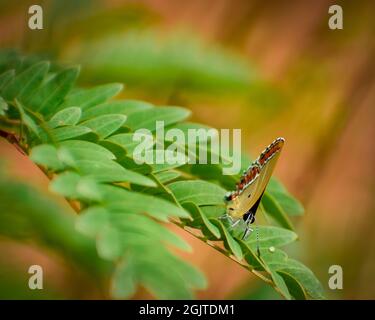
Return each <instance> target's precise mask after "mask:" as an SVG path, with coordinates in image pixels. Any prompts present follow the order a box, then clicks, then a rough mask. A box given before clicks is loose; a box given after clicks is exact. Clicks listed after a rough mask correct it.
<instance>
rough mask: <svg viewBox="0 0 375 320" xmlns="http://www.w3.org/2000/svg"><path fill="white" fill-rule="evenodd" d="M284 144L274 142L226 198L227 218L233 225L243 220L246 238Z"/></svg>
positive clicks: (278, 139) (282, 139)
mask: <svg viewBox="0 0 375 320" xmlns="http://www.w3.org/2000/svg"><path fill="white" fill-rule="evenodd" d="M284 142H285V140H284V138H277V139H276V140H274V141H273V142H272V143H271V144H270V145H269V146H268V147H267V148H266V149H265V150H264V151H263V152H262V153H261V154H260V156H259V157H258V158H257V159H256V160H255V161H254V162H253V163H252V164H251V165H250V166H249V168H248V169H247V170H246V171H245V172H244V173H243V175H242V176H241V178H240V181H239V182H238V183H237V185H236V189H235V190H234V191H232V192H230V193H228V194H227V195H226V196H225V200H226V204H227V212H226V216H227V217H229V218H230V220H231V221H233V225H235V224H237V223H238V222H239V221H240V220H241V219H242V220H244V221H245V223H246V225H247V229H246V231H245V234H244V237H245V236H246V235H247V234H248V233H249V229H250V228H249V225H250V224H251V223H253V222H254V221H255V214H256V211H257V209H258V207H259V204H260V201H261V199H262V196H263V193H264V191H265V189H266V187H267V184H268V182H269V180H270V178H271V176H272V173H273V170H274V168H275V166H276V163H277V160H278V158H279V156H280V152H281V150H282V148H283V146H284Z"/></svg>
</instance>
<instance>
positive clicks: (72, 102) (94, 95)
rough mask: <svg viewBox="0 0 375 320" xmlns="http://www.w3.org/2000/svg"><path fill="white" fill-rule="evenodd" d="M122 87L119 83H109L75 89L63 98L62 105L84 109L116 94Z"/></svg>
mask: <svg viewBox="0 0 375 320" xmlns="http://www.w3.org/2000/svg"><path fill="white" fill-rule="evenodd" d="M122 88H123V85H122V84H120V83H111V84H105V85H101V86H97V87H94V88H91V89H80V90H76V91H74V92H72V93H70V94H69V95H67V97H66V98H65V99H64V103H63V105H62V107H71V106H78V107H80V108H82V109H86V108H89V107H92V106H96V105H98V104H100V103H103V102H105V101H107V100H108V99H109V98H112V97H113V96H115V95H116V94H118V93H119V92H120V91H121V90H122Z"/></svg>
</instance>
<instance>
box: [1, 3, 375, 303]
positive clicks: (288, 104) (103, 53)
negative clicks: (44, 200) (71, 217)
mask: <svg viewBox="0 0 375 320" xmlns="http://www.w3.org/2000/svg"><path fill="white" fill-rule="evenodd" d="M31 4H41V5H42V7H43V9H44V29H43V30H34V31H32V30H29V29H28V28H27V20H28V8H29V6H30V5H31ZM332 4H339V5H341V6H342V8H343V12H344V29H343V30H330V29H329V27H328V19H329V17H330V15H329V14H328V8H329V6H330V5H332ZM374 12H375V3H374V2H373V1H371V0H369V1H347V2H346V1H339V0H336V1H329V0H316V1H308V0H288V1H286V0H285V1H284V0H283V1H261V0H234V1H233V0H216V1H211V0H190V1H176V0H174V1H173V0H136V1H121V0H101V1H99V0H96V1H90V0H64V1H62V0H55V1H52V0H50V1H24V0H18V1H0V48H7V47H15V48H19V49H20V50H21V51H23V52H26V53H38V54H41V55H45V56H46V57H48V58H52V59H55V60H57V61H59V62H62V63H67V64H72V63H73V64H81V65H82V73H81V77H80V82H81V83H80V84H81V85H83V86H89V85H92V84H97V83H106V82H123V83H124V84H125V85H126V89H125V90H124V91H123V93H122V95H123V97H126V98H135V99H143V100H146V101H150V102H153V103H155V104H169V105H182V106H185V107H188V108H190V109H192V111H193V118H192V120H193V121H197V122H201V123H205V124H208V125H210V126H214V127H217V128H241V129H242V143H243V149H244V151H246V152H248V153H249V154H252V155H256V154H257V153H258V152H260V151H261V150H262V149H263V148H264V146H265V145H267V144H268V143H270V142H271V141H272V140H273V139H274V138H275V137H276V136H283V137H285V138H286V147H285V149H284V151H283V155H282V157H281V158H280V161H279V164H278V166H277V168H276V176H277V177H278V178H279V179H280V180H281V181H282V182H283V183H284V184H285V185H286V186H287V188H288V189H289V190H290V191H291V192H292V193H293V194H294V195H295V196H296V197H297V198H298V199H300V200H301V201H302V203H303V204H304V206H305V208H306V213H305V216H303V217H298V218H296V219H295V220H294V222H295V224H296V225H297V231H298V234H299V235H300V240H299V241H298V243H297V245H296V246H295V247H293V248H292V251H293V255H295V256H297V257H298V259H300V260H301V261H303V262H304V263H305V264H307V265H308V266H309V267H310V268H311V269H312V270H313V271H314V272H315V274H316V275H317V277H318V278H319V279H320V280H321V282H322V284H323V286H324V287H325V289H326V292H327V296H328V297H329V298H334V299H374V298H375V272H374V271H375V232H374V231H375V197H374V195H375V192H374V189H375V179H374V178H375V166H374V163H375V145H374V142H373V141H374V137H375V126H374V119H375V61H374V56H375V37H374V36H375V20H374V18H373V13H374ZM0 154H1V160H5V162H6V163H7V164H6V168H7V170H8V172H9V174H11V175H12V176H14V177H15V178H16V179H19V180H21V181H27V183H29V184H32V185H35V186H36V188H38V189H39V190H42V191H43V192H45V193H47V181H46V178H45V177H44V175H43V174H42V173H41V172H39V169H38V168H36V167H35V166H34V165H33V164H32V163H31V162H30V161H29V160H28V159H27V158H26V157H24V156H23V155H21V154H20V153H19V152H18V151H17V150H16V149H15V148H14V147H13V146H11V145H9V144H8V143H7V142H6V141H5V140H3V139H2V140H1V141H0ZM58 201H59V202H61V206H62V207H64V208H65V209H66V210H67V211H69V210H70V209H69V208H68V207H67V206H66V204H65V203H64V202H63V201H62V199H58ZM176 232H178V233H180V234H181V235H182V236H183V237H184V238H185V239H187V241H188V242H189V243H190V244H191V245H192V246H193V248H194V253H193V254H186V255H184V256H185V258H186V259H188V260H189V261H192V262H193V263H194V264H196V265H197V266H198V267H200V268H201V269H202V270H203V271H204V273H205V274H206V276H207V278H208V280H209V286H208V288H207V290H204V291H201V292H198V294H197V296H198V298H206V299H218V298H220V299H226V298H238V299H262V298H273V299H277V298H278V296H277V294H276V293H274V292H273V290H272V289H271V288H269V287H268V286H267V285H265V284H263V283H262V282H261V281H260V280H258V279H256V278H255V277H254V276H253V275H252V274H250V273H248V272H247V271H246V270H244V269H241V267H239V266H238V265H236V264H235V263H234V262H232V261H231V260H229V259H227V258H226V257H224V256H222V255H221V254H219V253H218V252H216V251H214V250H213V249H211V248H210V247H208V246H207V245H205V244H204V243H201V242H200V241H199V240H197V239H195V238H193V237H191V236H189V235H188V234H187V233H185V232H184V231H181V230H176ZM36 262H37V263H36ZM30 264H40V265H42V266H44V270H45V277H46V279H47V280H45V283H46V285H47V286H48V288H49V289H50V290H49V291H48V290H47V293H46V294H45V296H43V295H41V296H38V297H58V298H106V295H105V293H103V292H102V291H101V290H100V288H98V286H96V284H95V283H93V281H92V280H90V279H88V278H87V277H86V275H85V274H84V273H82V272H81V271H80V270H78V269H77V268H75V267H74V266H72V265H70V264H69V262H68V261H65V260H64V258H63V257H61V256H59V255H58V254H56V253H55V252H52V251H51V250H48V249H45V248H41V247H38V246H36V245H35V244H34V243H24V242H17V241H12V240H10V239H9V238H6V237H1V238H0V297H1V298H7V297H13V296H14V297H26V298H34V297H33V296H32V295H31V294H28V293H25V292H23V291H22V289H20V288H21V287H22V285H21V284H22V283H23V281H24V279H27V277H28V274H27V273H26V271H25V270H27V269H28V266H29V265H30ZM331 265H341V266H342V267H343V271H344V289H343V290H335V291H332V290H330V289H329V288H328V279H329V276H330V275H329V274H328V268H329V267H330V266H331ZM13 280H14V281H13ZM12 281H13V282H12ZM25 281H26V280H25ZM17 288H18V289H17ZM148 297H149V295H148V294H147V293H146V292H144V291H143V290H140V291H139V293H138V294H137V295H136V297H135V298H148Z"/></svg>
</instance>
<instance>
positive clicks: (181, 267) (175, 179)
mask: <svg viewBox="0 0 375 320" xmlns="http://www.w3.org/2000/svg"><path fill="white" fill-rule="evenodd" d="M35 61H37V59H36V60H33V61H32V60H31V59H29V60H28V59H23V58H22V57H20V56H12V55H10V56H8V55H4V56H3V55H1V54H0V69H1V70H2V71H4V72H3V73H2V74H1V75H0V95H1V97H0V114H1V115H2V116H5V117H7V116H8V115H9V116H10V114H12V115H11V119H12V122H14V123H17V122H21V123H22V128H21V129H22V130H20V128H18V127H17V128H15V129H16V130H15V131H17V130H20V131H21V132H22V133H23V136H22V143H23V144H22V147H23V148H24V149H25V150H26V151H27V152H28V153H30V158H31V160H33V161H34V162H35V163H36V164H38V165H40V166H41V167H42V168H43V170H44V171H48V176H50V177H53V178H52V182H51V184H50V190H51V191H53V192H55V193H58V194H60V195H62V196H64V197H65V198H67V199H68V200H69V201H70V203H71V204H72V206H73V207H74V208H75V210H76V211H78V212H79V215H78V217H77V218H76V219H75V221H76V228H77V230H78V231H79V232H80V233H81V234H85V235H86V236H88V237H89V238H91V240H92V241H94V240H95V242H96V250H97V252H96V255H97V257H96V258H97V259H99V260H100V258H102V259H105V260H106V261H107V262H106V265H107V264H108V266H110V268H107V269H105V272H104V271H103V272H104V273H103V274H102V275H101V277H102V278H103V279H105V280H103V281H102V280H100V281H101V283H108V282H109V285H108V291H109V292H111V293H112V295H113V297H115V298H129V297H130V296H131V295H133V294H134V293H135V292H136V290H137V288H138V287H139V286H142V287H144V288H146V290H148V291H149V292H150V293H151V294H153V295H155V296H156V297H157V298H166V299H167V298H168V299H169V298H173V299H178V298H192V290H194V289H199V288H204V287H205V286H206V285H207V283H206V280H205V278H204V276H203V275H202V274H201V272H199V271H198V270H197V269H196V268H195V267H193V266H191V265H190V264H188V263H186V262H184V261H183V260H181V259H180V258H178V257H177V256H176V255H175V254H174V253H173V252H172V251H169V249H168V248H169V247H171V246H172V247H177V248H179V249H183V250H189V249H190V247H189V245H188V244H187V243H186V242H185V241H184V240H182V239H181V238H180V237H179V236H177V235H176V234H175V233H173V232H171V231H170V230H169V229H168V228H167V225H165V224H164V223H169V222H171V221H172V222H175V223H176V224H177V225H179V226H181V227H183V228H186V229H189V231H190V232H192V233H193V234H198V233H199V236H198V237H199V238H200V239H201V240H202V241H205V242H207V243H208V244H210V245H211V246H213V247H215V248H216V249H218V250H219V251H220V252H222V253H223V254H225V255H226V256H228V257H230V258H231V259H235V260H236V261H237V262H238V263H240V264H243V265H244V266H245V267H246V268H247V269H248V270H251V271H253V272H254V273H255V274H256V275H258V276H259V277H260V278H261V279H263V280H265V281H266V282H268V283H269V284H271V285H272V287H274V288H275V290H277V291H278V292H279V293H280V294H281V295H282V296H283V297H285V298H286V299H290V298H294V299H307V298H313V299H321V298H324V292H323V290H322V287H321V284H320V283H319V281H318V280H317V279H316V277H315V275H314V274H313V273H312V271H311V270H309V269H308V268H307V267H306V266H304V265H303V264H301V263H299V262H297V261H296V260H293V259H290V258H289V257H288V256H287V254H286V253H285V252H284V251H282V250H281V249H280V248H281V247H284V246H286V245H288V244H290V243H291V242H293V241H295V240H296V239H297V235H296V233H294V232H293V231H291V230H292V222H291V218H290V216H297V215H301V214H302V213H303V207H302V205H301V204H300V203H299V202H298V201H297V200H296V199H294V198H293V196H292V195H291V194H290V193H289V192H288V191H287V190H286V189H285V187H284V186H283V185H282V184H281V183H279V182H278V181H277V180H276V179H274V178H272V179H271V181H270V184H269V185H268V187H267V190H266V192H265V194H264V196H263V199H262V203H261V208H262V210H264V211H265V213H267V216H270V217H272V218H273V220H274V221H275V222H277V224H278V225H280V226H281V227H276V226H272V225H270V226H259V227H258V234H259V238H258V239H257V237H256V232H253V233H251V234H250V236H249V238H248V239H246V240H241V237H242V234H243V227H244V223H242V224H240V226H242V227H240V226H239V227H238V228H237V227H236V228H230V227H229V224H228V223H226V222H225V221H224V220H223V219H222V217H223V215H224V214H225V213H226V206H225V202H224V195H225V193H226V191H227V189H228V190H232V189H233V188H234V187H235V183H236V182H237V180H238V176H226V175H223V174H222V172H223V171H222V169H223V166H225V165H227V163H226V162H225V163H224V162H223V164H207V165H200V164H189V163H187V164H185V165H180V164H169V163H163V164H155V163H151V164H139V160H140V159H142V152H140V151H139V149H138V148H137V147H138V146H139V143H140V142H142V141H137V139H135V137H136V134H137V135H138V138H141V140H142V139H150V142H151V144H150V145H151V147H152V151H151V155H152V156H153V158H154V159H156V155H158V156H164V157H165V156H166V155H168V156H170V155H174V154H175V153H172V152H174V151H171V149H170V148H171V146H172V147H174V143H175V141H173V140H172V139H170V138H168V136H166V137H165V138H164V139H165V140H164V141H157V142H155V140H156V139H155V136H156V132H155V130H156V129H160V128H159V127H157V126H156V121H161V122H163V124H164V126H165V128H164V129H165V130H167V129H171V128H173V129H179V130H182V132H184V133H185V134H187V133H188V132H189V129H198V130H199V129H203V130H206V129H210V128H209V127H207V126H204V125H201V124H197V123H191V122H186V121H185V120H186V118H187V117H188V116H189V115H190V111H188V110H186V109H184V108H180V107H154V106H153V105H152V104H150V103H146V102H142V101H136V100H118V101H109V99H111V98H112V97H114V96H115V95H116V94H117V93H118V92H119V91H120V90H121V88H122V85H120V84H116V83H115V84H108V85H103V86H97V87H94V88H91V89H81V88H78V87H75V86H74V85H75V80H76V78H77V76H78V73H79V69H78V68H69V69H60V68H58V67H56V66H54V65H53V66H52V67H51V68H49V63H48V62H36V63H35ZM51 69H53V72H51ZM56 70H59V71H57V72H56ZM8 107H9V109H8V110H6V109H7V108H8ZM138 129H147V130H149V131H148V132H147V131H145V130H144V131H143V132H142V133H140V132H136V130H138ZM146 132H147V134H146ZM158 133H160V132H158ZM203 140H205V141H203V142H204V144H206V140H207V141H208V142H209V140H210V138H209V137H208V136H207V137H206V139H203ZM188 142H189V141H188ZM204 144H200V145H199V147H197V148H196V150H195V151H196V152H197V151H200V152H202V151H204V152H206V151H208V159H210V156H211V153H210V150H209V144H208V145H204ZM156 150H158V151H157V152H159V153H158V154H157V153H156ZM177 152H179V155H184V156H185V155H188V156H189V157H192V156H193V153H192V150H189V148H186V147H185V146H183V148H181V149H178V150H177ZM176 154H177V153H176ZM202 156H203V155H201V154H199V152H198V154H197V157H198V158H199V159H200V158H201V157H202ZM244 158H245V157H244ZM186 159H187V158H186ZM220 160H222V161H223V160H225V159H224V157H220ZM245 162H246V163H245V164H243V166H244V168H246V167H247V166H248V164H249V163H250V160H249V159H246V161H245ZM23 200H24V199H22V201H23ZM22 201H19V203H15V204H14V205H18V204H22ZM9 208H11V207H9ZM1 211H2V210H0V212H1ZM23 214H24V213H23ZM33 223H34V222H33ZM0 225H2V224H0ZM6 225H7V229H6V232H9V230H10V229H11V228H12V225H8V224H6ZM54 225H55V227H56V224H54ZM9 226H10V227H9ZM0 229H1V228H0ZM192 229H196V230H192ZM4 230H5V229H4ZM193 231H194V232H193ZM195 231H197V232H195ZM198 231H200V232H198ZM4 232H5V231H4ZM17 232H21V231H17ZM54 232H55V229H51V230H50V231H49V233H50V234H53V233H54ZM51 237H52V236H51ZM51 239H53V238H51ZM216 244H217V245H216ZM221 244H223V246H222V245H221ZM258 249H259V253H260V254H259V253H258ZM99 260H96V261H99ZM100 261H103V260H100ZM97 263H98V262H97ZM93 267H95V266H93ZM109 275H111V277H112V278H111V280H110V281H108V278H109V277H108V276H109Z"/></svg>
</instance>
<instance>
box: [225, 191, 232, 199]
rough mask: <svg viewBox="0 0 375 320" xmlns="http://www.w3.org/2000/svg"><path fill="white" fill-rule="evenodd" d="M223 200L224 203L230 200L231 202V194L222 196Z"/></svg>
mask: <svg viewBox="0 0 375 320" xmlns="http://www.w3.org/2000/svg"><path fill="white" fill-rule="evenodd" d="M224 200H225V201H230V200H232V194H231V193H230V192H229V193H227V194H226V195H225V196H224Z"/></svg>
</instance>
